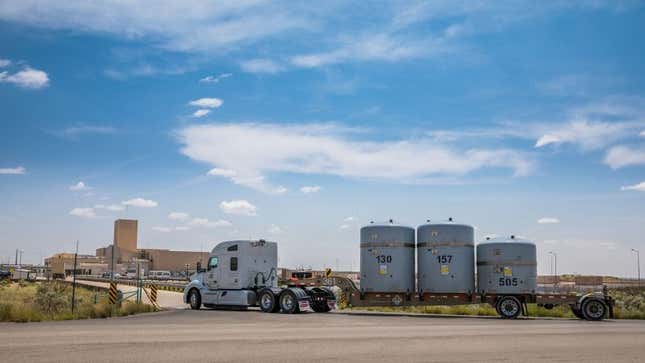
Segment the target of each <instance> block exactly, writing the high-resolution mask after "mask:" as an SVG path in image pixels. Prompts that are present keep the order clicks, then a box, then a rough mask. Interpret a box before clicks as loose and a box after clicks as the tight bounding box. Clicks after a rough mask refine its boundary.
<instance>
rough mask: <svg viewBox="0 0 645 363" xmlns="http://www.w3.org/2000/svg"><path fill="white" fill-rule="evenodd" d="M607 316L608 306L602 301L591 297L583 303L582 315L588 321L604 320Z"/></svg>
mask: <svg viewBox="0 0 645 363" xmlns="http://www.w3.org/2000/svg"><path fill="white" fill-rule="evenodd" d="M605 314H607V305H605V303H604V302H603V301H602V300H600V299H597V298H593V297H590V298H587V299H585V301H584V302H583V303H582V315H583V316H584V318H585V319H587V320H591V321H598V320H602V319H604V318H605Z"/></svg>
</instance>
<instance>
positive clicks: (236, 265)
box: [184, 240, 336, 314]
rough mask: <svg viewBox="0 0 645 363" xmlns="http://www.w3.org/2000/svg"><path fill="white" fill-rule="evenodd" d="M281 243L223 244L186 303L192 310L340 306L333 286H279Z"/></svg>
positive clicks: (327, 308) (192, 286) (198, 277)
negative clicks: (278, 270)
mask: <svg viewBox="0 0 645 363" xmlns="http://www.w3.org/2000/svg"><path fill="white" fill-rule="evenodd" d="M277 269H278V245H277V243H275V242H269V241H265V240H258V241H227V242H222V243H219V244H218V245H217V246H215V248H213V251H212V252H211V254H210V255H209V257H208V262H207V264H206V268H205V269H204V270H202V271H199V272H198V273H196V274H195V275H193V277H192V281H191V282H190V283H189V284H188V285H187V286H186V288H185V289H184V302H185V303H187V304H190V307H191V308H192V309H199V308H201V307H202V306H205V307H210V308H229V309H247V308H249V307H254V306H257V307H260V309H261V310H262V311H264V312H278V311H282V312H284V313H292V314H293V313H298V312H301V311H308V310H312V311H314V312H328V311H330V310H332V309H334V308H335V307H336V298H335V296H334V293H333V292H332V290H331V289H330V288H329V287H326V286H322V285H320V286H318V285H316V286H305V285H302V284H290V285H288V286H282V287H278V276H277Z"/></svg>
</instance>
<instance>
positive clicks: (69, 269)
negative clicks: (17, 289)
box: [45, 219, 208, 277]
mask: <svg viewBox="0 0 645 363" xmlns="http://www.w3.org/2000/svg"><path fill="white" fill-rule="evenodd" d="M137 242H138V221H137V220H134V219H117V220H116V221H114V241H113V243H112V244H111V245H109V246H106V247H101V248H97V249H96V255H94V256H92V255H78V256H77V261H76V273H77V274H85V275H100V274H102V273H104V272H109V271H114V272H115V273H119V274H121V275H124V276H125V275H136V274H137V271H139V272H142V273H143V274H144V275H146V274H147V273H148V271H151V270H164V271H171V272H173V273H185V272H186V271H189V272H194V271H195V269H196V267H197V264H198V263H200V264H203V263H205V262H206V260H207V259H208V252H194V251H173V250H168V249H156V248H137V244H138V243H137ZM45 266H46V267H47V268H48V269H49V270H50V271H51V274H52V276H53V277H63V276H69V275H71V274H72V273H73V271H74V254H73V253H57V254H55V255H53V256H51V257H49V258H46V259H45Z"/></svg>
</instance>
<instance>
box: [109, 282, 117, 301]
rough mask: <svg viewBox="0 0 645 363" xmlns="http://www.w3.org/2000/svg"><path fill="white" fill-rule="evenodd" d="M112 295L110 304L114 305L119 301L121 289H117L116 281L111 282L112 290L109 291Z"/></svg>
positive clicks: (110, 295)
mask: <svg viewBox="0 0 645 363" xmlns="http://www.w3.org/2000/svg"><path fill="white" fill-rule="evenodd" d="M108 296H109V297H110V304H112V305H114V304H116V303H117V302H118V301H119V291H118V290H117V289H116V282H110V290H109V291H108Z"/></svg>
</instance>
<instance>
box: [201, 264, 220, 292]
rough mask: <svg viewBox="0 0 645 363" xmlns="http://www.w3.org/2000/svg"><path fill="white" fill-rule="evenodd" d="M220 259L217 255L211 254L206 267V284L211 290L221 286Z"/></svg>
mask: <svg viewBox="0 0 645 363" xmlns="http://www.w3.org/2000/svg"><path fill="white" fill-rule="evenodd" d="M219 270H220V269H219V261H218V258H217V256H211V258H209V259H208V266H207V267H206V275H205V278H204V284H205V285H206V287H208V288H209V289H211V290H215V289H217V288H218V287H219V279H220V277H221V276H220V271H219Z"/></svg>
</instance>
